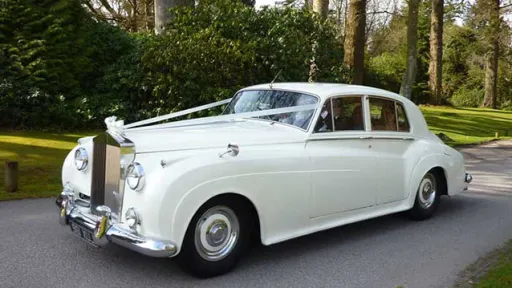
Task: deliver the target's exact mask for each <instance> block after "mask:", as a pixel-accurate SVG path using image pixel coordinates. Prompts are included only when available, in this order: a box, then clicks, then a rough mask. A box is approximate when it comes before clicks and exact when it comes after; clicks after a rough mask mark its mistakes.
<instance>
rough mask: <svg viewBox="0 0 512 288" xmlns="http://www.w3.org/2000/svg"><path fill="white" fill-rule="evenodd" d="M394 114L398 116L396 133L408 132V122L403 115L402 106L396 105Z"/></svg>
mask: <svg viewBox="0 0 512 288" xmlns="http://www.w3.org/2000/svg"><path fill="white" fill-rule="evenodd" d="M396 112H397V114H398V131H400V132H409V131H410V128H409V121H408V120H407V115H405V109H404V106H402V104H400V103H396Z"/></svg>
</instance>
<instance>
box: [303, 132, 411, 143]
mask: <svg viewBox="0 0 512 288" xmlns="http://www.w3.org/2000/svg"><path fill="white" fill-rule="evenodd" d="M331 133H332V132H331ZM316 135H321V136H326V137H319V136H318V137H314V138H309V139H307V140H306V141H320V140H322V141H323V140H402V141H414V140H416V138H414V137H399V136H397V137H393V136H374V135H361V136H339V135H322V134H316Z"/></svg>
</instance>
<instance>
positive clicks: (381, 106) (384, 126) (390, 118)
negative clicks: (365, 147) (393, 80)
mask: <svg viewBox="0 0 512 288" xmlns="http://www.w3.org/2000/svg"><path fill="white" fill-rule="evenodd" d="M370 117H371V123H372V131H398V128H397V121H396V109H395V101H391V100H387V99H381V98H371V97H370Z"/></svg>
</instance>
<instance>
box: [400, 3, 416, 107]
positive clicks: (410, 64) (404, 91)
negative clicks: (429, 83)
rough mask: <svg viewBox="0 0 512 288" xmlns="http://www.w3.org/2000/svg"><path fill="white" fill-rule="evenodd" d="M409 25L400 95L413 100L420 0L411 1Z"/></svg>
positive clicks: (409, 4)
mask: <svg viewBox="0 0 512 288" xmlns="http://www.w3.org/2000/svg"><path fill="white" fill-rule="evenodd" d="M407 2H408V6H409V7H408V8H409V14H408V23H407V67H406V69H405V74H404V77H403V79H402V85H401V87H400V95H402V96H404V97H406V98H408V99H411V96H412V86H413V85H414V82H415V81H416V72H417V66H418V47H417V45H418V10H419V2H420V1H419V0H409V1H407Z"/></svg>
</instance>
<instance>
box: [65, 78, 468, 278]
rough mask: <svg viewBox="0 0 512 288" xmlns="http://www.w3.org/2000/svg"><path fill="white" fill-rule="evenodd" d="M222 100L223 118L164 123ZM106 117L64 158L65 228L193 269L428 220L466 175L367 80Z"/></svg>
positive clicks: (267, 88)
mask: <svg viewBox="0 0 512 288" xmlns="http://www.w3.org/2000/svg"><path fill="white" fill-rule="evenodd" d="M221 105H225V106H226V107H225V108H224V110H223V111H224V112H223V113H221V115H218V116H213V117H202V118H196V119H188V120H181V121H174V122H172V121H170V120H171V119H173V118H176V117H179V116H184V115H187V114H189V113H193V112H197V111H200V110H204V109H210V108H213V107H216V106H221ZM162 121H166V122H165V123H160V124H156V123H157V122H162ZM106 123H107V127H108V128H107V131H106V132H105V133H104V134H101V135H97V136H95V137H86V138H82V139H80V140H79V141H78V145H77V147H76V148H74V149H73V150H72V151H71V152H70V153H69V155H68V156H67V158H66V159H65V161H64V165H63V170H62V183H63V186H64V189H63V192H62V193H61V195H60V196H59V197H58V199H57V201H56V202H57V205H58V206H59V207H60V223H61V224H63V225H69V226H70V228H71V230H72V231H73V232H74V233H75V234H76V235H77V236H79V237H80V238H82V239H84V240H85V241H87V242H88V243H90V244H92V245H95V246H98V247H102V246H106V245H107V244H109V243H110V242H113V243H115V244H118V245H121V246H124V247H126V248H128V249H131V250H134V251H137V252H139V253H142V254H144V255H148V256H152V257H175V256H176V258H177V260H178V262H179V263H180V266H181V267H182V268H184V269H185V270H186V271H189V272H190V273H191V274H193V275H196V276H199V277H210V276H215V275H220V274H223V273H226V272H228V271H230V270H231V269H232V268H233V267H234V266H235V265H236V263H237V260H238V259H239V258H240V256H241V255H242V253H243V251H244V250H246V249H247V248H248V247H249V243H250V241H251V240H256V241H257V242H260V241H261V243H262V244H263V245H271V244H274V243H278V242H281V241H285V240H288V239H291V238H295V237H299V236H302V235H306V234H310V233H313V232H317V231H320V230H325V229H329V228H332V227H337V226H340V225H344V224H348V223H353V222H357V221H361V220H365V219H369V218H373V217H379V216H382V215H386V214H390V213H396V212H401V211H407V213H408V214H409V215H410V216H411V217H412V218H413V219H418V220H423V219H426V218H429V217H431V216H432V215H433V214H434V212H435V211H436V208H437V207H438V206H439V201H440V197H441V196H442V195H450V196H451V195H455V194H458V193H461V192H462V191H464V190H466V189H467V184H468V183H469V182H471V179H472V177H471V175H470V174H468V173H466V171H465V168H464V159H463V156H462V155H461V154H460V153H459V152H458V151H456V150H454V149H452V148H450V147H449V146H446V145H445V144H444V143H443V142H442V141H441V140H440V139H439V138H438V137H437V136H436V135H435V134H433V133H432V132H430V131H429V130H428V128H427V124H426V122H425V120H424V118H423V115H422V113H421V111H420V110H419V109H418V107H417V106H416V105H414V104H413V103H412V102H411V101H409V100H408V99H406V98H404V97H402V96H399V95H397V94H394V93H391V92H387V91H383V90H380V89H375V88H369V87H363V86H353V85H342V84H310V83H275V84H272V83H271V84H264V85H257V86H252V87H248V88H245V89H242V90H240V91H238V92H237V93H236V94H235V95H234V97H233V98H231V99H227V100H224V101H220V102H216V103H213V104H210V105H205V106H201V107H197V108H193V109H188V110H185V111H180V112H177V113H172V114H169V115H165V116H160V117H156V118H152V119H148V120H144V121H141V122H137V123H132V124H129V125H124V123H123V121H116V120H115V118H107V119H106Z"/></svg>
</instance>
